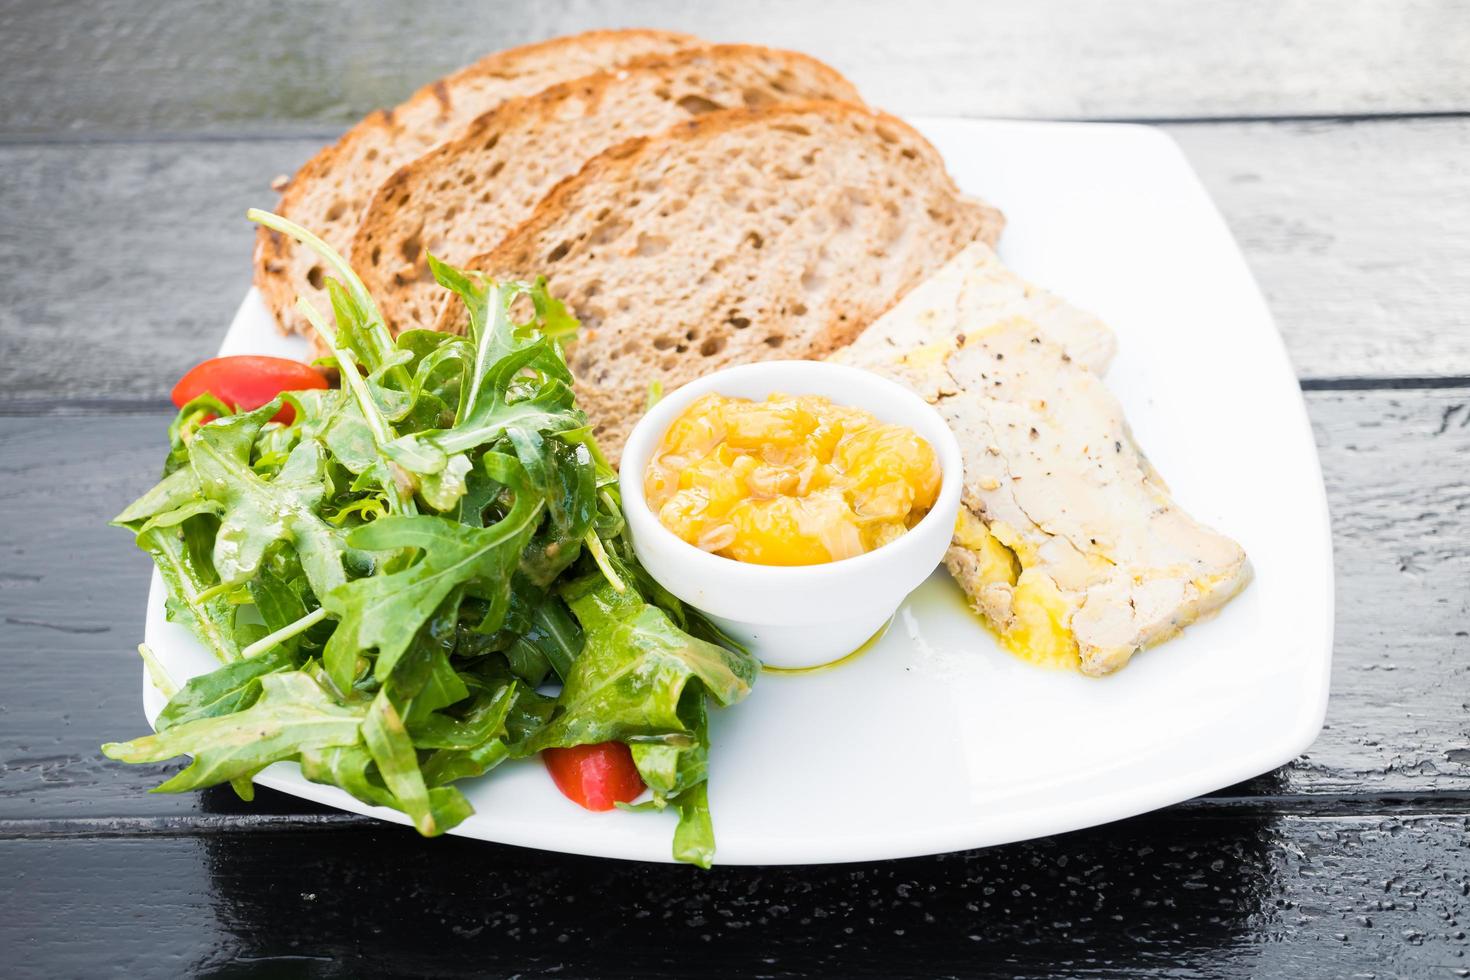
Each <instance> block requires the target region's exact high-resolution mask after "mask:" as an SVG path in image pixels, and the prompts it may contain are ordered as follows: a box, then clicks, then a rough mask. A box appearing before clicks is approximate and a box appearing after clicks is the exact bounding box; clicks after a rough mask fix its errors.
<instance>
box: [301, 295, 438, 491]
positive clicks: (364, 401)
mask: <svg viewBox="0 0 1470 980" xmlns="http://www.w3.org/2000/svg"><path fill="white" fill-rule="evenodd" d="M296 308H297V309H298V310H300V311H301V314H302V316H304V317H306V319H307V320H309V321H310V322H311V325H312V327H313V328H315V330H316V332H317V333H318V334H320V335H321V338H322V339H323V340H325V341H326V342H327V346H328V347H330V348H331V349H332V354H333V356H334V357H336V358H337V366H338V368H339V370H340V372H341V375H342V380H343V381H345V382H346V383H347V387H349V388H351V389H352V396H353V397H354V398H355V399H357V406H358V408H360V409H362V417H363V419H364V420H366V421H367V425H368V428H369V429H371V430H372V433H373V442H375V443H377V447H378V453H379V455H381V454H382V452H383V447H384V446H386V445H387V444H388V443H390V442H392V441H393V438H394V434H393V430H392V429H390V428H389V427H388V423H387V421H386V420H385V419H384V418H383V415H382V413H381V412H379V411H378V405H377V403H376V402H374V401H373V393H372V392H370V391H368V389H367V383H366V382H364V381H363V380H362V374H361V373H360V372H359V371H358V370H357V361H355V360H354V359H353V357H352V352H351V351H347V350H344V349H342V348H341V347H338V346H337V335H336V333H335V332H334V331H333V330H332V328H331V327H329V326H327V320H326V318H325V317H324V316H322V314H321V312H320V311H319V310H318V309H317V308H316V307H315V306H312V305H311V304H310V303H308V302H307V301H306V297H304V296H300V297H297V299H296ZM382 465H383V467H384V476H385V477H386V479H384V480H383V490H384V491H385V492H386V493H387V494H388V504H389V506H390V508H391V509H392V511H393V512H394V513H395V514H409V515H412V514H417V513H418V507H417V506H415V505H414V502H413V498H412V497H411V496H407V495H405V494H404V492H403V488H402V487H400V486H399V485H398V481H397V480H396V479H394V478H393V471H392V469H391V468H390V467H391V466H392V465H393V464H392V462H391V461H389V460H386V459H385V460H382Z"/></svg>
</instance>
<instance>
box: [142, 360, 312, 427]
mask: <svg viewBox="0 0 1470 980" xmlns="http://www.w3.org/2000/svg"><path fill="white" fill-rule="evenodd" d="M326 387H328V385H327V379H326V377H325V376H324V375H323V374H322V373H321V372H320V371H318V370H317V369H316V368H314V367H312V366H311V365H310V364H303V363H301V362H300V361H292V360H289V359H287V358H284V357H260V356H257V355H254V354H237V355H235V356H233V357H216V358H212V359H210V360H208V361H205V362H204V363H203V364H199V365H197V366H195V367H194V368H193V369H192V370H191V371H189V373H188V374H186V375H184V376H183V377H182V378H180V379H179V383H178V384H176V385H174V390H173V393H172V395H171V396H170V397H172V398H173V402H174V405H175V406H177V407H178V408H183V407H184V406H185V405H187V404H188V403H189V402H190V401H191V400H192V399H195V398H198V397H199V396H200V395H202V394H205V393H206V392H207V393H209V394H211V395H213V396H214V397H216V398H218V399H219V400H220V401H222V402H224V403H225V404H226V405H230V406H232V407H233V408H234V409H235V410H236V411H237V412H239V411H244V412H248V411H251V410H252V409H257V408H259V407H260V406H262V405H264V404H265V403H266V402H268V401H270V400H271V399H272V398H274V397H276V396H277V395H279V394H280V393H281V392H283V391H302V390H305V389H307V388H326ZM295 418H296V412H295V410H294V409H292V408H291V406H290V405H283V406H282V407H281V410H280V411H279V412H277V413H276V414H275V418H274V421H276V422H283V423H285V424H286V425H290V424H291V422H292V421H293V420H295Z"/></svg>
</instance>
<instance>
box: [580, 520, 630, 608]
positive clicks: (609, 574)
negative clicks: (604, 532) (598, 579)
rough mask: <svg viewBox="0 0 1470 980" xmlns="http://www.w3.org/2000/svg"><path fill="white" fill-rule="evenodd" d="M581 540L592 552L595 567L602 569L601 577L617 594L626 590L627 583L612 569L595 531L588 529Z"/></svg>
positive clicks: (605, 550)
mask: <svg viewBox="0 0 1470 980" xmlns="http://www.w3.org/2000/svg"><path fill="white" fill-rule="evenodd" d="M582 540H583V541H585V542H586V543H587V550H588V551H590V552H592V560H593V561H595V562H597V567H598V568H600V569H601V570H602V575H603V577H604V578H606V579H607V584H608V585H611V586H612V587H613V591H614V592H617V593H618V594H619V595H621V594H623V593H624V592H627V591H628V585H627V583H625V582H624V581H623V580H622V579H621V578H619V577H618V573H617V572H615V571H613V567H612V563H611V562H609V561H608V560H607V549H606V548H604V547H603V546H602V539H601V538H599V537H598V536H597V532H596V531H588V532H587V536H586V537H585V538H583V539H582Z"/></svg>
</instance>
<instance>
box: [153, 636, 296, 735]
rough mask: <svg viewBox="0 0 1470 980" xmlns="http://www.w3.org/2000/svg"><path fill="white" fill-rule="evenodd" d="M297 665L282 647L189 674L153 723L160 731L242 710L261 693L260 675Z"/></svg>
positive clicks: (293, 658) (288, 652) (294, 659)
mask: <svg viewBox="0 0 1470 980" xmlns="http://www.w3.org/2000/svg"><path fill="white" fill-rule="evenodd" d="M295 666H296V658H295V657H294V656H292V654H291V652H290V651H288V650H287V649H285V648H284V647H275V648H273V649H271V650H267V651H266V652H265V653H261V654H257V655H256V656H254V657H247V658H246V659H244V660H236V661H234V662H232V663H228V664H225V665H224V666H223V667H218V668H216V669H215V670H212V671H210V672H209V673H207V674H200V675H199V676H198V677H194V678H191V679H190V680H189V681H188V683H186V684H185V685H184V686H183V687H181V688H179V690H178V692H177V693H175V694H174V695H173V696H172V697H171V698H169V700H168V704H166V705H164V706H163V710H162V711H160V712H159V714H158V719H157V720H156V721H155V722H154V727H155V728H156V729H157V730H158V731H160V732H162V731H165V730H166V729H169V728H173V727H175V726H176V725H186V724H188V723H189V722H191V721H198V720H200V719H201V718H217V717H219V716H220V715H228V714H233V713H234V712H236V711H242V710H244V709H245V708H248V707H250V706H251V705H252V704H254V703H255V701H256V699H257V698H259V696H260V684H259V683H258V682H259V680H260V678H262V677H264V676H265V675H266V674H272V673H275V672H276V671H278V670H286V669H288V668H291V667H295Z"/></svg>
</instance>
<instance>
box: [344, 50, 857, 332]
mask: <svg viewBox="0 0 1470 980" xmlns="http://www.w3.org/2000/svg"><path fill="white" fill-rule="evenodd" d="M811 99H845V100H851V101H859V99H858V94H857V90H856V89H854V88H853V86H852V85H851V83H849V82H848V81H847V80H846V79H844V78H843V77H842V76H841V75H840V74H838V73H837V72H836V71H835V70H834V69H832V68H829V67H828V66H826V65H824V64H822V63H821V62H820V61H817V60H815V59H813V58H809V57H807V56H805V55H801V54H795V53H792V52H788V51H776V50H773V49H771V48H764V47H758V46H753V45H735V44H732V45H718V46H713V47H709V48H692V49H688V50H684V51H679V52H676V53H674V54H670V55H653V56H649V57H646V58H642V59H639V60H638V61H635V62H632V63H631V64H629V65H628V66H627V67H626V68H623V69H618V70H613V71H607V72H600V73H598V74H596V75H590V76H588V77H586V78H580V79H577V80H575V81H571V82H564V83H562V84H560V85H553V86H552V87H551V88H548V89H546V90H545V91H543V92H540V93H538V94H536V95H532V96H527V97H525V98H520V99H512V100H510V101H508V102H505V103H502V104H501V105H500V106H499V107H497V108H496V109H494V110H492V111H491V112H488V113H486V114H485V115H483V116H481V117H480V118H479V119H477V120H476V121H475V122H474V123H472V124H471V125H470V127H469V128H468V129H467V130H466V131H465V133H464V135H463V136H461V137H460V138H458V139H456V140H452V141H450V142H448V143H445V144H443V145H442V146H439V147H438V148H436V149H434V150H431V151H430V152H429V153H427V154H425V155H424V156H422V157H420V158H418V159H417V160H415V161H413V162H412V163H410V164H408V165H407V166H405V167H403V168H401V169H399V170H398V172H397V173H395V174H394V175H393V176H392V177H390V178H389V179H388V180H387V181H386V182H385V183H384V184H383V186H382V187H380V188H379V189H378V192H377V194H376V195H374V197H373V200H372V203H371V204H369V205H368V207H367V209H366V213H365V215H364V217H363V220H362V225H361V226H360V227H359V228H358V231H357V236H356V238H355V239H354V240H353V243H352V253H351V254H352V257H353V263H354V265H355V267H356V269H357V271H358V273H359V274H360V275H361V276H362V278H363V280H364V281H365V282H366V283H367V286H368V291H369V292H370V293H372V295H373V297H374V298H375V299H376V300H377V301H378V306H379V308H380V309H381V310H382V312H383V317H384V320H385V321H386V323H387V325H388V327H389V329H390V330H392V331H393V332H395V333H397V332H398V331H399V330H402V329H407V328H409V327H414V326H423V327H427V326H432V325H433V323H434V321H435V319H437V317H438V314H439V312H440V310H441V309H442V308H443V306H444V300H445V293H444V290H443V289H441V288H440V287H439V285H438V283H436V282H435V281H434V278H433V275H432V273H431V272H430V271H429V267H428V261H427V259H426V258H425V253H426V252H432V253H433V254H434V255H435V257H437V258H439V259H441V260H443V261H446V262H448V263H450V264H451V265H454V264H458V263H462V262H465V261H468V260H469V259H471V258H473V257H474V256H476V255H478V254H480V253H482V252H485V251H487V250H489V249H492V248H494V247H495V246H496V245H497V244H499V243H500V240H501V239H502V238H504V237H505V235H506V234H507V233H508V232H510V231H511V230H512V229H513V228H515V226H516V225H518V224H519V223H520V222H521V221H523V220H524V219H525V218H526V217H527V216H529V215H530V214H531V211H532V210H533V209H534V208H535V206H536V204H537V202H538V201H540V200H541V198H542V197H544V196H545V195H546V193H547V191H549V190H551V188H552V187H553V186H554V185H555V184H556V183H557V182H558V181H560V180H562V179H563V178H565V177H568V176H570V175H572V174H575V173H576V172H577V171H578V170H579V169H580V168H581V166H582V165H583V164H584V163H585V162H586V161H587V160H588V159H590V158H591V157H593V156H596V155H597V154H598V153H601V152H602V151H603V150H605V149H607V148H609V147H611V146H614V145H616V144H618V143H620V142H622V141H623V140H625V139H628V138H630V137H635V136H647V135H653V134H656V133H660V132H663V131H664V130H666V129H668V128H669V127H670V126H674V125H676V124H678V123H680V122H684V121H687V120H689V119H691V118H694V117H695V116H699V115H703V114H705V113H707V112H713V111H717V110H720V109H731V108H739V107H742V106H761V105H773V104H776V103H780V102H790V101H800V100H811Z"/></svg>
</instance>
